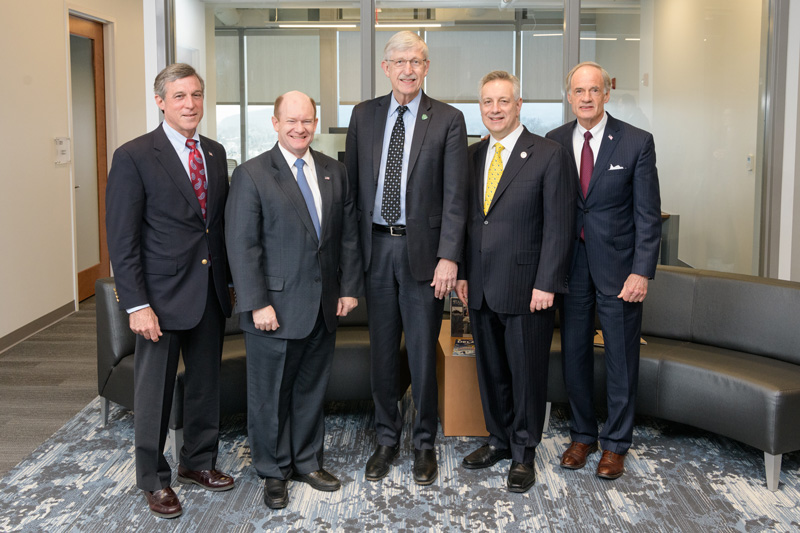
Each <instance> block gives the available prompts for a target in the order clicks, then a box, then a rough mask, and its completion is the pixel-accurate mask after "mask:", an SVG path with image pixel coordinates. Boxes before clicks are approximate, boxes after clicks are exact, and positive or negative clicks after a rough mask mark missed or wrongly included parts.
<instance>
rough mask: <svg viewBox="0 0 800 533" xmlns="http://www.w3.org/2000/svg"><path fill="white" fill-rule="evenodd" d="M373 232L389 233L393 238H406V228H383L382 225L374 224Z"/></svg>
mask: <svg viewBox="0 0 800 533" xmlns="http://www.w3.org/2000/svg"><path fill="white" fill-rule="evenodd" d="M372 231H375V232H378V233H388V234H390V235H392V236H393V237H405V235H406V227H405V226H381V225H380V224H373V225H372Z"/></svg>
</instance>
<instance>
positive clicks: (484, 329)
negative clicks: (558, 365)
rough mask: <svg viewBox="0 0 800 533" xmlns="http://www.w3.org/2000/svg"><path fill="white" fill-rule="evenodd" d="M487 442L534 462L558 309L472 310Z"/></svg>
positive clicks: (540, 434) (540, 433)
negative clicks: (513, 312) (522, 311)
mask: <svg viewBox="0 0 800 533" xmlns="http://www.w3.org/2000/svg"><path fill="white" fill-rule="evenodd" d="M469 312H470V321H471V323H472V334H473V337H474V339H475V350H476V363H477V367H478V385H479V386H480V392H481V405H482V406H483V416H484V420H485V421H486V429H487V430H488V431H489V444H490V445H492V446H495V447H496V448H500V449H506V450H507V449H511V458H512V459H513V460H515V461H517V462H520V463H526V464H531V463H533V460H534V458H535V457H536V446H537V445H538V444H539V442H540V441H541V440H542V430H543V427H544V417H545V412H546V410H547V372H548V366H549V362H550V343H551V342H552V340H553V328H554V326H555V310H554V309H552V308H551V309H548V310H546V311H536V312H535V313H526V314H522V315H508V314H503V313H495V312H494V311H492V310H491V309H489V306H488V305H486V300H484V301H483V302H482V304H481V307H480V309H474V308H471V309H470V311H469Z"/></svg>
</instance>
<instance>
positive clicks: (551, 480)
mask: <svg viewBox="0 0 800 533" xmlns="http://www.w3.org/2000/svg"><path fill="white" fill-rule="evenodd" d="M405 403H406V405H405V407H406V427H407V428H408V427H409V421H410V416H411V414H412V410H411V409H410V408H408V404H409V400H408V396H406V400H405ZM111 414H112V420H111V422H110V424H109V427H108V428H106V429H103V428H101V427H99V423H100V416H99V400H98V399H96V400H95V401H93V402H92V403H90V404H89V405H88V406H86V408H85V409H83V410H82V411H81V412H80V413H78V414H77V415H76V416H75V417H74V418H73V419H72V420H71V421H70V422H69V423H67V424H66V425H65V426H64V427H63V428H61V429H60V430H59V431H58V432H57V433H56V434H54V435H53V436H52V438H50V439H49V440H48V441H47V442H45V443H44V444H43V445H42V446H40V447H39V448H38V449H37V450H36V451H35V452H34V453H33V454H32V455H31V456H30V457H28V458H27V459H25V460H24V461H22V462H21V463H20V464H19V465H17V466H16V467H15V468H14V469H12V470H11V472H9V474H8V475H7V476H6V477H4V478H3V479H2V480H0V531H42V532H47V533H56V532H62V531H63V532H66V531H80V532H83V531H86V532H93V531H96V532H102V533H110V532H114V533H116V532H121V531H147V532H150V531H186V532H199V531H201V532H204V533H205V532H214V531H220V532H223V531H224V532H249V531H267V530H270V531H353V532H360V531H365V530H366V531H523V530H524V531H565V532H572V531H597V532H606V531H636V532H647V533H649V532H655V531H665V532H674V531H681V532H694V531H697V532H704V533H705V532H715V531H798V529H800V510H798V503H799V502H800V481H798V480H799V474H800V453H792V454H787V455H785V456H784V459H783V469H782V473H781V481H782V483H781V485H780V489H779V490H778V492H776V493H771V492H769V491H768V490H767V489H766V487H765V482H764V465H763V454H762V453H761V452H759V451H758V450H755V449H754V448H750V447H748V446H745V445H743V444H740V443H738V442H735V441H731V440H729V439H725V438H722V437H718V436H716V435H713V434H709V433H706V432H702V431H699V430H695V429H693V428H689V427H687V426H682V425H673V424H667V423H665V422H663V421H659V420H654V419H642V420H638V421H637V423H638V425H637V428H636V432H635V435H634V448H633V449H632V450H631V452H630V454H629V457H628V460H627V462H626V466H627V473H626V474H625V475H624V476H623V477H622V478H620V479H618V480H616V481H604V480H600V479H598V478H597V477H595V476H594V475H593V468H594V467H595V466H596V464H597V460H598V454H594V455H593V456H592V457H591V458H590V462H589V466H587V468H586V469H584V470H579V471H567V470H563V469H561V468H560V467H559V466H558V458H559V455H560V453H561V451H562V450H563V449H564V447H565V446H566V443H567V439H568V431H567V420H566V416H565V411H564V410H562V409H554V412H553V417H552V419H551V425H550V429H549V430H548V432H547V433H546V434H545V438H544V440H543V442H542V444H541V445H540V446H539V449H538V452H537V458H536V469H537V482H536V485H534V487H533V488H532V489H531V490H530V491H529V492H528V493H527V494H511V493H509V492H507V491H506V490H505V476H506V474H507V471H508V466H509V462H508V461H501V462H500V463H498V464H497V465H495V466H494V467H492V468H490V469H488V470H483V471H474V470H473V471H470V470H466V469H464V468H462V467H461V466H460V461H461V458H462V457H463V456H464V455H466V454H468V453H469V452H471V451H472V450H473V449H474V448H476V447H477V446H478V445H479V443H480V441H479V439H472V438H456V437H442V436H441V434H440V436H439V440H438V443H437V452H438V455H439V478H438V480H437V481H436V482H435V483H434V484H433V485H431V486H429V487H419V486H417V485H415V484H414V483H413V480H412V476H411V465H412V462H413V446H412V444H411V441H410V439H409V436H408V434H407V433H408V432H406V435H405V440H404V442H403V443H402V446H401V454H400V456H399V457H398V459H396V460H395V466H394V468H393V469H392V472H391V473H390V475H389V476H388V477H386V478H384V479H383V480H382V481H380V482H376V483H370V482H367V481H365V480H364V474H363V466H364V464H365V462H366V460H367V458H368V456H369V454H370V453H371V451H372V448H373V446H374V443H375V436H374V435H375V434H374V431H373V430H372V429H371V428H372V413H371V404H369V403H368V402H367V403H360V404H337V405H331V406H329V407H328V416H327V417H326V424H327V426H326V427H327V436H326V456H325V461H326V463H325V464H326V468H327V469H328V470H330V471H331V472H332V473H334V474H336V475H337V476H338V477H339V478H340V479H341V480H342V482H343V485H344V486H343V488H342V490H340V491H338V492H335V493H320V492H316V491H314V490H313V489H311V488H310V487H309V486H308V485H306V484H303V483H290V485H289V491H290V492H289V494H290V503H289V506H288V507H287V508H286V509H283V510H280V511H272V510H270V509H267V508H266V507H265V506H264V503H263V500H262V484H261V482H260V481H259V479H258V478H257V476H256V474H255V473H254V472H253V470H252V468H251V467H250V449H249V447H248V444H247V439H246V431H245V423H244V419H243V418H241V417H238V418H232V419H227V420H225V421H224V424H223V427H224V431H223V435H222V439H221V442H220V453H219V461H218V467H219V468H220V469H221V470H224V471H227V472H229V473H231V474H232V475H234V476H235V477H236V488H235V489H234V490H233V491H231V492H226V493H210V492H206V491H204V490H202V489H200V488H199V487H197V486H194V485H188V486H184V485H181V484H179V483H173V487H174V488H175V489H176V492H177V493H178V495H179V496H180V498H181V501H182V502H183V506H184V514H183V516H181V517H180V518H178V519H176V520H171V521H167V520H161V519H156V518H154V517H152V516H151V515H150V513H149V512H148V511H147V507H146V504H145V500H144V498H143V497H142V496H141V494H140V492H139V491H138V490H137V489H136V488H135V486H134V485H135V469H134V462H133V417H132V414H131V413H130V412H128V411H125V410H122V409H119V408H116V409H113V410H112V413H111ZM168 457H169V456H168Z"/></svg>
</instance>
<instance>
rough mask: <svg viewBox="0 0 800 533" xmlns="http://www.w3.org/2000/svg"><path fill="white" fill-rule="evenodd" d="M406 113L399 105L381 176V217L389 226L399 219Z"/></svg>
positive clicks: (405, 108) (405, 107) (406, 109)
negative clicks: (383, 171) (404, 118)
mask: <svg viewBox="0 0 800 533" xmlns="http://www.w3.org/2000/svg"><path fill="white" fill-rule="evenodd" d="M406 111H408V107H407V106H404V105H401V106H400V107H398V108H397V120H396V121H395V123H394V127H393V128H392V137H391V139H389V155H388V156H387V158H386V172H385V173H384V176H383V200H382V201H381V216H382V217H383V219H384V220H385V221H386V223H387V224H389V225H390V226H393V225H394V223H395V222H397V220H398V219H399V218H400V176H401V175H402V173H403V146H404V145H405V142H406V126H405V124H404V123H403V113H405V112H406Z"/></svg>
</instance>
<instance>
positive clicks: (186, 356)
mask: <svg viewBox="0 0 800 533" xmlns="http://www.w3.org/2000/svg"><path fill="white" fill-rule="evenodd" d="M208 274H209V275H208V279H209V281H208V289H207V290H208V293H207V296H206V308H205V312H204V313H203V316H202V318H201V319H200V322H199V323H198V324H197V325H196V326H195V327H194V328H192V329H188V330H180V331H176V330H162V333H163V336H162V337H161V338H160V339H159V341H158V342H152V341H149V340H146V339H145V338H144V337H143V336H141V335H137V336H136V352H135V355H134V370H133V382H134V399H133V412H134V435H135V436H134V439H135V456H136V486H137V487H139V488H140V489H142V490H147V491H157V490H161V489H163V488H165V487H169V485H170V482H171V478H172V471H171V469H170V466H169V463H167V460H166V459H165V458H164V444H165V442H166V439H167V429H168V424H169V416H170V412H171V411H172V396H173V391H174V389H175V377H176V374H177V370H178V358H179V357H180V356H181V355H182V356H183V363H184V367H185V374H184V391H185V393H184V404H183V413H184V415H183V430H184V431H183V432H184V438H183V448H181V451H180V464H181V465H183V466H184V467H186V468H188V469H190V470H211V469H213V468H214V467H215V465H216V461H217V445H218V438H219V374H220V360H221V358H222V341H223V335H224V332H225V315H224V314H223V312H222V308H221V307H220V304H219V300H218V299H217V293H216V290H215V289H214V281H213V276H212V274H211V271H210V270H209V273H208Z"/></svg>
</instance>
